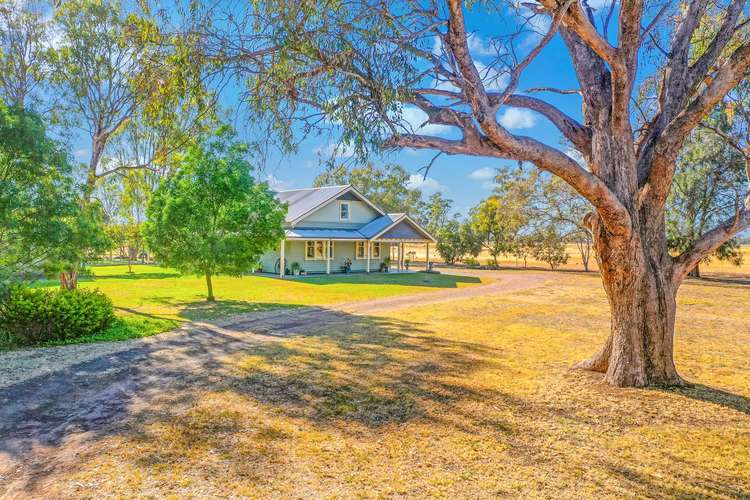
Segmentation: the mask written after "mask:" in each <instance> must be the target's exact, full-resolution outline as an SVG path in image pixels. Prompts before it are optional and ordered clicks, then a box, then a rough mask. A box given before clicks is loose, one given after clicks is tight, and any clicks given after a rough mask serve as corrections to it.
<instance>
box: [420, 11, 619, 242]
mask: <svg viewBox="0 0 750 500" xmlns="http://www.w3.org/2000/svg"><path fill="white" fill-rule="evenodd" d="M576 5H577V4H576ZM448 10H449V12H450V20H449V22H448V35H447V41H448V46H449V47H450V50H451V52H452V54H453V57H454V58H455V61H456V65H457V66H458V69H459V70H460V71H461V74H462V76H463V79H464V82H463V92H464V95H465V97H466V101H467V104H469V105H470V107H471V109H472V115H473V117H474V119H476V121H477V123H478V124H479V127H480V128H481V130H482V131H483V132H484V134H485V137H483V138H481V140H482V141H487V140H488V141H491V143H492V144H494V146H495V147H496V148H497V149H498V150H501V151H503V157H505V158H508V159H513V160H519V161H528V162H531V163H533V164H534V165H536V166H537V167H538V168H540V169H542V170H547V171H549V172H551V173H553V174H555V175H557V176H558V177H560V178H561V179H563V180H564V181H565V182H567V183H568V184H570V185H571V186H572V187H573V188H574V189H575V190H576V191H578V192H579V193H580V194H581V195H582V196H583V197H585V198H586V199H587V200H589V202H591V204H592V205H594V207H595V208H596V209H597V211H598V213H599V216H600V218H601V220H602V223H603V225H604V227H605V228H606V229H607V230H608V231H609V232H611V233H613V234H626V233H629V232H630V231H631V229H632V221H631V219H630V215H629V213H628V211H627V210H626V209H625V207H624V205H623V204H622V203H621V202H620V200H619V199H618V198H617V196H616V195H615V194H614V193H613V192H612V191H611V190H610V189H609V187H607V185H606V184H605V183H604V182H603V181H602V180H601V179H599V178H598V177H596V176H595V175H593V174H592V173H591V172H589V171H587V170H585V169H584V168H582V167H581V166H580V165H579V164H578V163H576V162H575V161H574V160H573V159H571V158H570V157H568V156H567V155H565V154H564V153H562V152H561V151H558V150H557V149H554V148H551V147H550V146H547V145H546V144H544V143H542V142H539V141H537V140H536V139H533V138H531V137H523V136H515V135H513V134H511V133H510V132H508V131H507V130H506V129H505V128H503V127H502V126H500V125H499V124H498V123H497V119H496V116H495V109H496V108H495V107H494V106H493V103H492V102H491V99H490V97H489V96H488V95H487V92H486V90H485V88H484V85H483V83H482V80H481V78H480V76H479V72H478V71H477V69H476V66H475V64H474V62H473V59H472V57H471V53H470V51H469V47H468V42H467V39H466V26H465V22H464V16H463V6H462V2H461V0H448ZM578 10H579V11H580V8H579V9H578ZM569 12H570V11H569ZM584 21H585V20H584ZM585 22H586V23H588V21H585ZM589 26H590V25H589ZM597 36H598V34H597ZM433 139H434V138H433ZM417 142H418V141H417ZM431 142H433V144H434V141H433V140H431ZM454 146H455V145H454ZM410 147H415V148H419V147H425V146H420V145H418V144H411V145H410ZM466 154H472V153H466Z"/></svg>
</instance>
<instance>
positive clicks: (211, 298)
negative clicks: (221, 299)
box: [206, 272, 216, 302]
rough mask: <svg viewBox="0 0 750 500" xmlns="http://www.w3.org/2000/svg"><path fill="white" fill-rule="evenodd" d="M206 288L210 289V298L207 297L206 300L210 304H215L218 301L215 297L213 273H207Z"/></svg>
mask: <svg viewBox="0 0 750 500" xmlns="http://www.w3.org/2000/svg"><path fill="white" fill-rule="evenodd" d="M206 288H207V289H208V296H207V297H206V300H207V301H209V302H213V301H215V300H216V298H215V297H214V285H213V283H212V282H211V273H209V272H207V273H206Z"/></svg>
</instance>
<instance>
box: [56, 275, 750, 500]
mask: <svg viewBox="0 0 750 500" xmlns="http://www.w3.org/2000/svg"><path fill="white" fill-rule="evenodd" d="M508 272H514V271H508ZM549 278H550V280H549V281H548V282H547V283H546V284H545V285H544V286H542V287H538V288H535V289H532V290H528V291H525V292H521V293H516V294H508V295H497V296H488V297H484V298H481V299H472V300H463V301H456V302H452V303H449V304H435V305H428V306H422V307H418V308H411V309H405V310H400V311H393V312H391V313H387V314H383V315H378V316H371V317H352V318H350V320H349V321H346V322H344V323H341V324H336V325H335V326H331V327H326V326H325V325H322V326H321V327H320V329H318V330H316V331H313V332H308V333H309V335H306V336H294V337H292V338H288V339H285V340H281V341H274V342H267V343H263V344H260V345H258V347H257V348H255V349H253V350H251V351H250V352H244V353H242V354H240V355H237V356H235V357H233V358H231V359H230V360H227V361H226V362H225V364H224V365H222V366H221V367H217V368H216V369H215V370H214V371H212V373H211V374H210V377H207V378H206V380H205V382H204V383H202V384H199V385H195V386H193V387H191V390H190V391H187V390H186V391H182V392H179V393H177V394H159V395H158V397H156V399H154V400H151V401H150V403H149V405H148V406H146V407H140V408H133V409H131V416H130V420H128V421H127V422H126V424H125V425H124V427H123V428H122V429H120V430H119V431H118V432H116V433H114V434H110V435H107V436H94V437H91V438H90V439H91V441H90V442H89V443H87V444H86V446H85V449H86V450H87V451H86V452H85V453H82V454H81V455H79V456H77V457H75V458H74V459H73V460H72V461H71V462H70V463H69V465H68V466H66V467H65V468H64V469H63V470H62V471H59V472H58V473H57V474H56V475H55V476H54V480H53V481H52V482H51V483H49V484H48V488H49V489H48V490H47V491H46V492H47V493H48V494H51V495H56V494H58V495H61V496H82V497H93V496H99V497H100V496H105V495H106V496H114V497H133V496H140V497H164V496H168V495H172V496H174V497H175V498H177V497H207V496H215V497H223V496H235V497H237V496H239V497H251V498H268V497H276V498H278V497H285V498H286V497H294V498H300V497H316V498H319V497H326V498H350V497H389V496H414V497H421V496H427V495H430V496H437V497H446V498H449V497H469V498H476V497H483V498H490V497H492V498H494V497H497V496H513V497H554V498H561V497H562V498H581V497H584V498H586V497H598V498H600V497H610V498H623V497H655V498H671V497H704V496H705V497H723V498H731V497H747V496H748V495H750V366H748V362H747V360H748V359H750V331H749V330H748V324H750V301H748V297H749V294H748V287H747V286H742V285H732V284H720V283H703V284H696V283H689V284H687V285H685V286H684V287H683V291H682V292H681V294H680V297H679V302H680V307H679V321H678V334H677V340H676V356H677V362H678V365H679V369H680V371H681V373H682V374H683V375H684V376H685V377H686V378H687V379H689V380H690V381H692V382H694V383H696V384H697V385H695V386H692V387H689V388H684V389H680V390H620V389H613V388H610V387H608V386H605V385H603V384H602V383H600V381H599V380H600V377H599V376H597V375H595V374H590V373H584V372H580V371H571V370H569V366H570V365H571V364H572V363H573V362H574V361H576V360H579V359H581V358H583V357H585V356H587V355H588V354H590V353H591V352H592V351H593V350H594V349H595V348H596V347H597V346H598V344H599V343H600V342H601V341H602V339H603V336H604V334H605V332H606V331H607V329H608V324H609V318H608V312H607V305H606V299H605V297H604V294H603V293H602V291H601V285H600V283H599V281H598V278H597V277H596V276H593V275H578V274H572V273H556V274H552V273H550V274H549ZM299 333H304V332H303V331H300V332H299Z"/></svg>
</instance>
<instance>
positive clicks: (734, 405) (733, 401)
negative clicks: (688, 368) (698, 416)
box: [657, 383, 750, 415]
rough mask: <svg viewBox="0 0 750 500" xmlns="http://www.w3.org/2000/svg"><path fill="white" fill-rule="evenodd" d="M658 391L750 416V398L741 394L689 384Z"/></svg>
mask: <svg viewBox="0 0 750 500" xmlns="http://www.w3.org/2000/svg"><path fill="white" fill-rule="evenodd" d="M657 390H659V391H662V392H673V393H677V394H680V395H681V396H684V397H686V398H690V399H694V400H696V401H704V402H707V403H713V404H716V405H719V406H723V407H725V408H730V409H732V410H737V411H739V412H741V413H744V414H746V415H750V398H748V397H745V396H742V395H739V394H734V393H731V392H727V391H722V390H721V389H716V388H714V387H709V386H707V385H703V384H690V383H689V384H688V385H686V386H684V387H670V388H665V389H657Z"/></svg>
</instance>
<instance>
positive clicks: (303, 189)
mask: <svg viewBox="0 0 750 500" xmlns="http://www.w3.org/2000/svg"><path fill="white" fill-rule="evenodd" d="M350 186H351V184H336V185H335V186H318V187H309V188H294V189H279V190H277V191H276V192H277V193H289V192H291V191H314V190H316V189H330V188H345V187H350Z"/></svg>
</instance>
